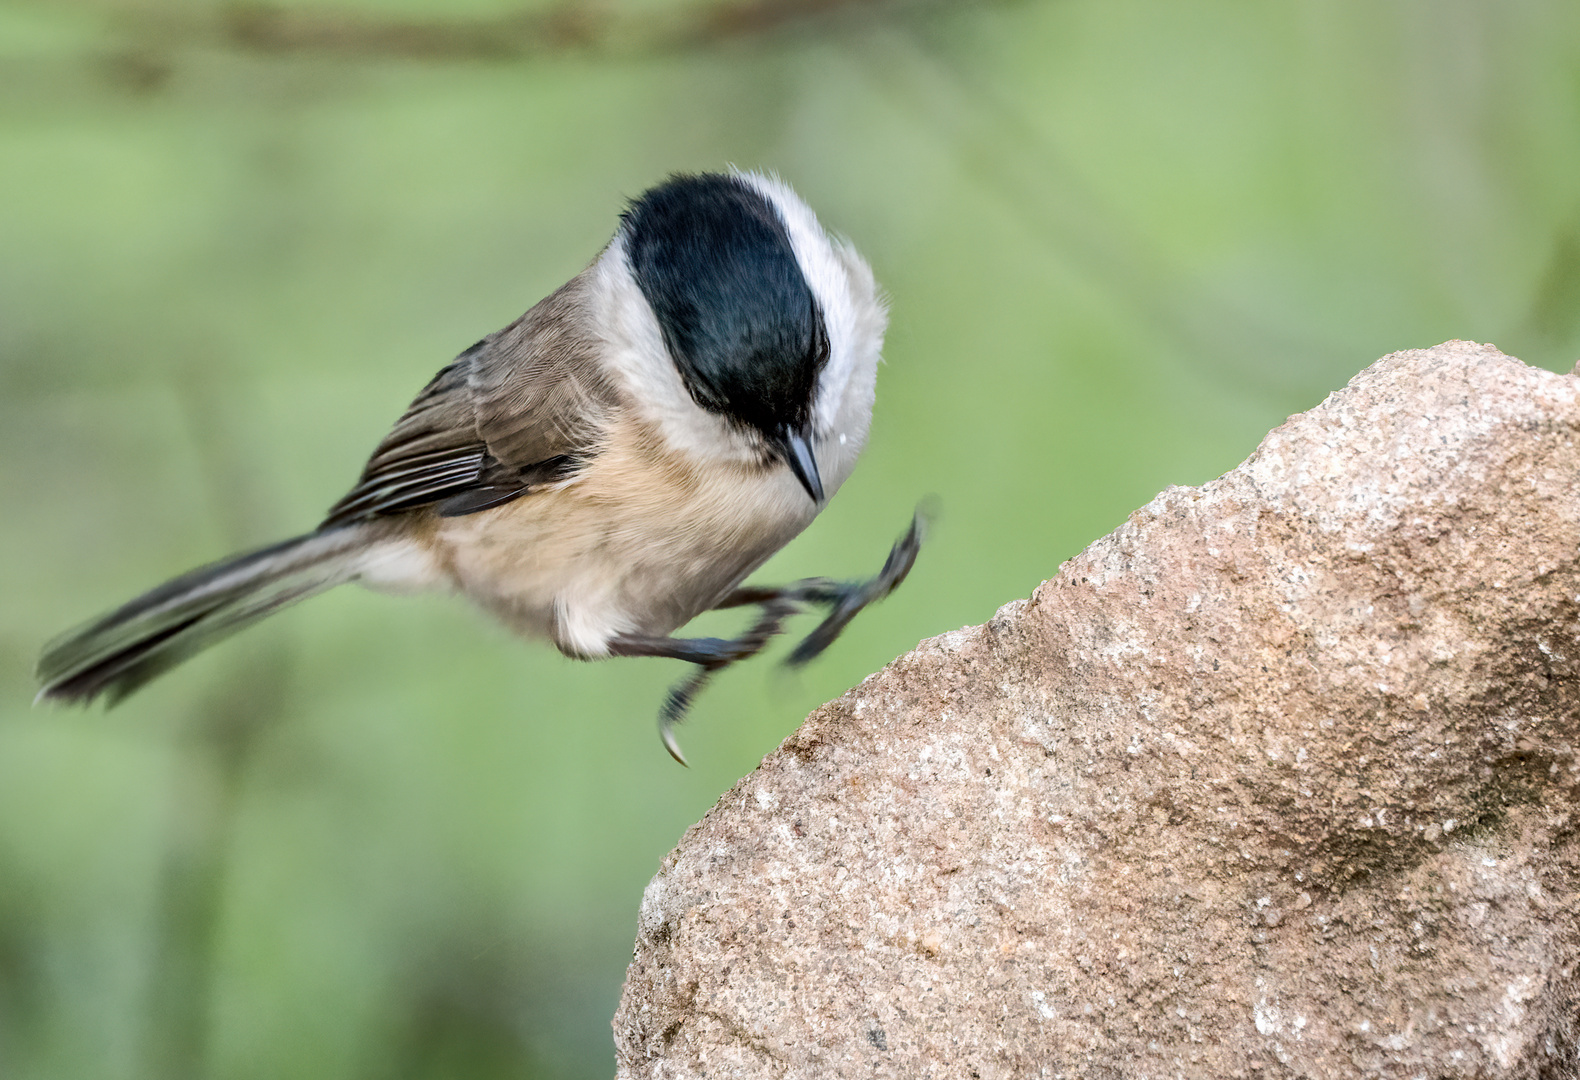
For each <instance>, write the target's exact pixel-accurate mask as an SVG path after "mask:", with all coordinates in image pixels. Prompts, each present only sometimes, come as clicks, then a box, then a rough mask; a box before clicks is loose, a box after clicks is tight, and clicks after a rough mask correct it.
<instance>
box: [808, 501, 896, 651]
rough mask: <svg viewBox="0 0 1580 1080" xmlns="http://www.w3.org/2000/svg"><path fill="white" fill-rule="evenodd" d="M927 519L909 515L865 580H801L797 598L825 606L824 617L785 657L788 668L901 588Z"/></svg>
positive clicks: (818, 649)
mask: <svg viewBox="0 0 1580 1080" xmlns="http://www.w3.org/2000/svg"><path fill="white" fill-rule="evenodd" d="M925 527H926V519H925V518H924V517H923V516H922V514H921V513H920V512H918V513H916V514H913V515H912V516H911V527H910V528H908V529H906V530H905V535H904V536H901V537H900V538H899V539H898V540H896V541H895V542H894V546H893V547H892V548H890V549H889V557H888V558H887V559H885V560H884V561H883V569H881V570H879V571H878V575H877V576H876V577H873V578H869V579H867V580H866V581H821V582H817V583H815V584H814V583H812V582H806V583H803V585H804V586H805V588H804V589H803V592H802V595H801V597H800V599H802V600H803V601H804V602H807V603H814V604H820V605H824V606H826V607H828V609H829V613H828V616H827V617H826V618H824V620H823V621H822V622H820V623H818V624H817V626H816V627H815V628H813V630H812V632H811V633H810V634H808V635H807V636H806V637H805V638H804V639H802V641H801V644H799V645H797V646H796V647H795V650H794V651H793V652H791V654H790V655H789V656H788V657H786V658H785V663H786V664H788V665H789V666H790V667H801V666H802V665H803V664H807V663H809V662H811V661H812V660H815V659H816V658H817V657H818V655H819V654H820V653H822V651H823V650H824V649H826V648H828V647H829V646H830V645H832V644H833V643H834V639H835V638H837V637H839V635H840V633H841V631H843V630H844V629H845V627H846V626H848V625H849V624H850V620H852V619H854V618H855V617H856V616H857V615H859V614H861V612H862V609H864V608H865V607H867V605H869V604H875V603H877V602H878V601H879V600H882V599H883V598H884V597H886V596H888V595H889V594H890V593H892V592H893V591H894V590H895V589H898V588H899V587H900V582H902V581H904V580H905V575H907V574H909V573H910V572H911V567H913V566H915V565H916V556H917V554H918V553H919V552H920V551H921V550H922V535H923V533H924V531H925Z"/></svg>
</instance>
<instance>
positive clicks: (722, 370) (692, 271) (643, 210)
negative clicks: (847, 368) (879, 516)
mask: <svg viewBox="0 0 1580 1080" xmlns="http://www.w3.org/2000/svg"><path fill="white" fill-rule="evenodd" d="M622 221H623V222H624V230H625V235H626V257H627V259H628V260H629V262H630V267H631V273H632V276H633V277H634V278H635V279H636V283H637V286H638V287H639V288H640V289H641V290H642V295H643V296H644V297H645V298H646V299H647V302H648V304H649V306H651V307H652V309H653V314H654V315H655V316H657V318H658V325H659V328H660V330H661V331H662V332H663V336H664V344H665V346H666V347H667V348H668V350H669V355H670V357H671V358H672V359H673V360H674V363H675V367H676V369H677V370H678V371H679V373H680V377H681V379H682V381H683V382H684V383H685V385H686V390H687V392H688V393H690V395H691V397H692V399H693V400H694V401H696V403H697V404H698V405H700V406H701V407H702V408H704V409H707V410H708V411H709V412H712V413H715V414H717V415H719V416H722V417H724V418H726V419H727V420H729V421H730V422H732V423H734V424H736V425H738V426H740V427H742V428H748V429H751V430H753V431H756V432H758V433H760V434H761V435H762V437H763V439H764V440H765V441H766V442H767V443H768V445H769V446H771V447H773V449H774V450H775V451H776V452H777V453H778V454H779V456H780V457H781V458H783V459H784V461H785V464H786V465H788V466H789V467H790V470H791V471H792V472H793V473H795V475H796V478H797V479H798V480H800V481H801V484H802V486H803V487H805V488H806V490H807V494H809V495H811V496H812V499H813V500H814V501H815V502H818V503H822V501H823V487H822V482H821V480H820V479H819V477H818V471H817V463H816V461H815V460H814V459H813V456H812V447H811V438H812V408H813V398H814V396H815V394H816V391H817V380H818V375H819V373H820V372H821V371H822V370H823V367H824V365H825V364H826V363H827V362H828V355H829V340H828V328H827V326H826V325H825V323H824V319H823V312H822V309H821V308H820V307H819V305H818V302H817V298H816V297H815V296H814V295H813V293H812V289H811V286H809V285H808V284H807V280H806V275H805V274H804V273H803V272H802V269H801V264H800V262H799V261H798V260H797V258H796V253H795V248H794V247H793V245H792V244H791V241H790V234H789V232H788V230H787V229H786V228H785V224H784V222H783V220H781V218H780V215H779V212H778V210H777V209H776V208H775V207H774V205H773V203H772V202H771V201H769V199H768V198H767V197H766V196H764V195H763V194H762V193H761V192H759V191H758V190H757V189H756V188H755V187H753V186H752V185H751V184H749V183H747V182H746V181H744V180H742V179H740V178H739V177H735V176H722V175H718V174H703V175H700V176H675V177H671V178H670V179H669V180H667V181H666V182H664V183H663V184H660V185H659V186H658V187H655V188H653V189H651V190H650V191H648V192H646V193H645V194H643V195H642V196H641V197H640V198H638V199H636V200H634V201H633V202H632V203H631V206H630V208H629V209H628V210H627V211H626V212H625V214H624V215H623V216H622Z"/></svg>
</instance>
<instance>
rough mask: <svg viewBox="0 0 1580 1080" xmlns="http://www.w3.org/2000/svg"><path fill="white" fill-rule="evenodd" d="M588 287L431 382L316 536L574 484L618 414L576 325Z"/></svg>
mask: <svg viewBox="0 0 1580 1080" xmlns="http://www.w3.org/2000/svg"><path fill="white" fill-rule="evenodd" d="M579 284H580V281H579V279H578V280H576V281H572V282H571V284H569V285H567V286H565V287H564V288H562V289H561V290H559V291H558V292H556V293H555V294H553V295H552V296H550V297H548V298H547V299H546V300H544V301H543V302H542V303H540V304H539V305H538V306H537V307H535V308H533V309H532V310H531V311H529V312H527V313H526V314H525V315H523V316H522V317H521V318H520V319H518V320H517V321H516V322H514V323H512V324H511V325H510V326H508V327H506V328H505V329H503V330H501V331H499V333H497V334H491V335H489V336H488V337H486V338H484V339H483V340H482V341H479V342H478V343H477V344H476V345H473V346H472V347H471V348H470V349H467V350H466V351H465V352H463V353H462V354H461V355H460V356H458V357H456V358H455V360H453V361H452V362H451V363H450V364H449V365H448V366H446V367H445V368H444V369H443V370H442V371H440V372H439V374H438V375H436V376H434V379H433V381H432V382H430V383H429V384H428V385H427V387H425V388H424V389H423V392H422V393H421V394H419V395H418V396H417V400H415V401H413V402H412V404H411V406H410V408H408V409H407V410H406V412H405V414H404V415H403V416H402V417H401V418H400V420H398V421H397V422H396V424H395V427H394V429H393V430H391V431H390V433H389V435H387V436H386V437H385V438H384V441H383V442H381V443H380V444H379V446H378V449H377V450H375V451H374V452H373V456H372V457H371V458H370V459H369V460H368V463H367V466H366V467H365V468H364V469H363V470H362V476H361V478H360V479H359V480H358V481H357V484H356V486H355V487H353V488H352V489H351V490H350V491H349V492H348V493H347V494H346V496H345V497H344V498H343V499H341V500H340V501H339V502H337V503H336V504H335V505H334V506H333V507H332V508H331V509H330V511H329V514H328V516H327V517H325V519H324V521H323V524H322V525H320V526H319V527H320V528H332V527H334V526H337V525H347V524H351V523H353V522H357V521H366V520H368V519H370V518H376V517H384V516H388V515H390V514H398V513H402V512H404V511H408V510H413V509H416V508H418V507H423V506H432V507H434V509H435V510H436V511H437V512H438V513H439V514H441V515H442V516H446V517H454V516H458V515H461V514H471V513H476V512H477V511H479V510H486V509H488V508H489V507H491V506H499V505H501V504H502V503H507V502H509V501H510V500H512V499H515V498H519V497H520V496H522V495H525V494H527V493H528V492H530V491H531V490H532V489H533V488H536V487H541V486H543V485H545V484H549V483H554V482H557V481H560V480H565V479H568V478H570V477H572V476H574V475H575V474H576V472H577V471H578V470H579V469H581V467H582V466H583V465H584V464H585V463H586V461H587V460H588V458H590V457H591V455H593V454H594V453H596V452H597V448H598V442H599V435H600V433H601V432H602V430H603V429H604V428H605V426H606V422H607V418H608V416H609V414H610V413H611V412H612V410H613V409H614V408H615V407H616V400H615V394H614V390H613V388H612V386H611V385H610V384H609V382H608V380H607V378H606V377H605V376H604V375H603V372H602V369H601V367H600V366H599V365H598V363H597V362H596V353H595V344H594V341H593V339H592V338H591V337H590V336H589V335H586V334H584V333H582V332H581V331H580V330H579V328H578V326H577V324H576V320H575V316H576V315H578V314H579V312H580V310H581V309H580V307H579V305H578V304H577V303H576V300H577V298H578V296H577V294H578V286H579Z"/></svg>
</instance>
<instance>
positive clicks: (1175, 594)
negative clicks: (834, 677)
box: [615, 341, 1580, 1080]
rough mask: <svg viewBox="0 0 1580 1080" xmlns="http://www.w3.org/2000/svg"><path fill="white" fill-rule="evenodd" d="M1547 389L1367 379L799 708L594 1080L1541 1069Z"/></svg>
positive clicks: (1551, 1048)
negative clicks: (1214, 475) (971, 617)
mask: <svg viewBox="0 0 1580 1080" xmlns="http://www.w3.org/2000/svg"><path fill="white" fill-rule="evenodd" d="M1577 427H1580V381H1577V380H1576V379H1575V378H1573V377H1570V376H1564V375H1555V374H1551V373H1549V372H1545V371H1540V370H1536V369H1533V368H1529V367H1526V366H1525V365H1523V364H1521V363H1520V362H1519V361H1518V360H1514V359H1511V358H1509V357H1507V356H1504V355H1502V354H1501V353H1499V352H1498V351H1497V350H1495V349H1493V348H1491V347H1490V346H1483V345H1475V344H1471V343H1467V342H1459V341H1455V342H1449V343H1447V344H1445V345H1441V346H1438V347H1437V348H1435V349H1428V350H1423V351H1412V352H1403V353H1395V354H1394V355H1392V356H1389V357H1386V358H1384V359H1383V360H1381V361H1379V362H1378V363H1377V364H1375V365H1373V366H1372V367H1371V368H1369V369H1368V370H1367V371H1365V372H1363V373H1362V374H1360V375H1359V376H1357V377H1356V378H1355V379H1354V380H1353V381H1352V382H1351V383H1350V385H1349V386H1348V387H1346V388H1345V389H1343V390H1341V391H1339V392H1337V393H1335V394H1333V395H1331V396H1330V397H1329V398H1328V399H1327V400H1326V401H1325V402H1323V403H1322V404H1321V405H1320V406H1318V407H1317V408H1315V409H1313V410H1311V411H1310V412H1308V413H1304V414H1302V415H1300V416H1296V417H1294V418H1292V419H1291V420H1289V421H1288V422H1287V423H1285V424H1284V425H1283V426H1282V427H1279V428H1278V429H1277V430H1275V431H1273V432H1272V433H1271V434H1269V435H1268V436H1267V438H1266V439H1265V440H1263V442H1262V445H1261V447H1260V448H1259V449H1258V450H1257V452H1256V453H1255V454H1254V455H1252V457H1251V458H1250V460H1248V461H1246V462H1245V463H1244V464H1243V465H1241V466H1240V467H1239V468H1237V469H1235V470H1234V471H1232V472H1230V473H1228V474H1227V475H1225V476H1223V477H1221V478H1219V479H1217V480H1214V481H1213V482H1211V483H1209V484H1206V485H1204V486H1202V487H1200V488H1170V489H1169V490H1167V491H1165V492H1163V493H1162V494H1161V495H1159V496H1158V497H1157V498H1156V499H1154V500H1153V501H1152V502H1151V503H1150V504H1148V505H1147V506H1145V507H1143V508H1141V509H1140V510H1138V511H1137V512H1136V513H1134V514H1133V515H1131V518H1130V520H1129V521H1127V522H1126V523H1125V524H1124V525H1123V526H1121V527H1120V528H1119V529H1118V530H1116V531H1115V532H1114V533H1112V534H1111V535H1109V536H1107V537H1105V538H1103V539H1102V540H1099V541H1098V542H1097V543H1095V544H1093V545H1092V546H1091V547H1090V548H1088V549H1087V550H1086V551H1085V552H1083V553H1082V554H1081V555H1079V556H1078V557H1076V558H1074V559H1072V560H1070V561H1069V562H1068V563H1066V564H1065V565H1064V566H1063V567H1062V568H1060V571H1059V574H1058V576H1057V577H1055V578H1054V579H1052V580H1051V581H1048V582H1045V583H1044V584H1043V585H1042V586H1041V587H1039V588H1038V589H1037V591H1036V592H1035V594H1033V596H1032V597H1031V599H1030V600H1026V601H1016V602H1015V603H1012V604H1009V605H1008V606H1006V607H1004V608H1003V609H1002V610H1001V611H1000V612H999V613H998V614H997V615H996V616H995V617H994V618H993V619H992V620H991V621H990V622H988V623H987V624H986V625H984V626H979V627H972V628H968V629H964V630H959V631H956V632H954V633H949V634H944V635H942V636H941V637H937V638H934V639H932V640H931V641H926V642H923V643H922V644H921V645H920V646H918V647H917V649H916V650H915V651H913V652H912V653H910V654H908V655H906V656H903V657H901V658H900V659H898V660H896V661H895V662H894V663H892V664H890V665H889V666H888V667H887V668H885V669H884V670H883V671H881V672H879V673H878V674H876V675H874V676H872V677H870V678H868V679H867V680H866V681H865V682H863V683H862V684H861V685H860V686H859V687H857V688H856V689H854V690H852V691H851V692H850V693H848V694H846V695H845V696H844V697H843V698H841V699H839V700H838V701H835V702H832V703H831V704H829V705H826V706H824V707H823V708H821V709H819V710H818V711H817V712H815V713H813V715H812V716H811V717H810V718H809V719H808V720H807V722H806V723H805V724H804V725H803V726H802V727H801V729H800V730H799V731H797V732H796V733H795V734H794V735H793V736H792V737H790V738H789V739H787V740H786V741H785V743H784V745H783V746H781V747H780V748H779V749H778V750H777V751H776V752H774V753H773V754H771V755H770V756H769V757H768V758H766V759H765V760H764V761H763V763H762V766H761V767H760V768H759V769H757V771H756V772H754V773H752V774H751V775H750V776H748V777H746V778H745V779H744V780H742V781H741V782H740V783H739V784H738V785H736V787H735V788H734V790H732V791H731V792H729V794H727V795H726V796H725V797H724V798H723V799H721V800H720V802H719V804H718V805H717V806H716V807H715V808H714V809H713V810H712V811H711V812H709V814H708V815H707V816H706V817H705V818H704V819H703V820H702V821H701V822H700V823H698V824H697V825H696V826H694V827H693V828H692V829H691V830H690V831H689V832H687V834H686V836H685V837H684V839H683V840H682V841H681V844H680V846H679V847H678V848H677V849H676V850H675V851H674V852H673V853H671V854H670V855H669V856H668V857H667V858H666V859H665V861H664V864H663V867H662V869H661V870H660V872H659V874H658V876H657V877H656V878H654V879H653V882H652V884H651V885H650V886H649V887H648V890H647V894H646V896H645V897H644V899H643V903H642V910H641V917H640V929H639V937H638V940H637V945H636V952H635V958H634V959H633V961H632V963H631V966H630V970H629V973H628V976H627V979H626V985H625V992H624V996H623V999H622V1001H621V1005H620V1009H619V1012H618V1014H617V1015H616V1017H615V1033H616V1042H617V1047H618V1063H619V1075H620V1076H621V1077H631V1078H635V1077H654V1078H657V1077H700V1076H708V1077H737V1076H739V1077H748V1076H749V1077H787V1078H800V1077H820V1078H821V1077H838V1076H850V1077H865V1076H894V1077H907V1078H913V1077H915V1078H919V1077H938V1078H945V1077H948V1078H967V1077H974V1078H979V1080H994V1078H1000V1077H1027V1076H1045V1077H1059V1076H1102V1077H1176V1076H1183V1077H1251V1076H1256V1077H1282V1076H1302V1077H1324V1078H1325V1077H1352V1076H1358V1075H1378V1076H1390V1077H1416V1076H1425V1077H1433V1078H1440V1077H1472V1076H1474V1077H1555V1078H1556V1077H1573V1076H1580V1050H1577V1046H1576V1039H1577V1029H1580V1022H1577V1017H1580V1008H1577V1006H1580V990H1577V982H1576V976H1575V971H1576V965H1577V961H1580V955H1577V951H1580V950H1577V946H1580V935H1577V932H1576V916H1577V911H1580V849H1577V842H1576V829H1575V817H1576V797H1577V794H1580V762H1577V760H1576V756H1575V747H1576V743H1577V737H1580V710H1577V707H1576V706H1577V701H1580V693H1577V689H1580V684H1577V681H1576V678H1575V675H1576V671H1577V664H1580V488H1577V480H1580V441H1577Z"/></svg>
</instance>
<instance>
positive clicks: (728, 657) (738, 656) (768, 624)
mask: <svg viewBox="0 0 1580 1080" xmlns="http://www.w3.org/2000/svg"><path fill="white" fill-rule="evenodd" d="M742 603H752V604H757V605H758V606H760V607H761V608H762V614H761V615H759V616H758V619H757V621H756V622H755V623H753V624H752V625H751V627H750V628H749V629H748V630H747V631H746V632H745V633H744V634H742V635H740V636H739V637H735V638H672V637H647V636H644V635H641V634H621V635H619V636H618V637H616V638H615V639H614V640H613V641H611V642H610V643H609V654H610V655H611V656H660V657H664V658H666V659H669V660H684V661H686V662H687V663H688V664H695V665H697V670H696V671H694V672H692V674H691V675H690V676H688V677H687V678H685V679H683V680H681V681H680V682H678V683H676V684H675V685H674V686H673V687H671V688H670V691H669V693H668V694H666V695H665V697H664V706H663V708H661V709H660V710H659V712H658V734H659V738H660V739H662V740H663V742H664V749H665V750H668V751H669V756H670V757H672V758H674V759H675V760H676V761H678V762H680V763H681V764H682V765H684V764H686V759H685V756H684V755H682V754H681V752H680V745H679V744H678V743H677V742H676V741H675V726H676V725H677V724H679V723H680V722H681V721H682V720H684V719H685V718H686V710H688V709H689V708H691V702H692V700H693V699H694V698H696V696H697V694H698V692H699V691H701V689H702V688H703V687H704V686H706V685H707V684H708V680H710V679H712V678H713V676H714V675H715V674H716V673H717V672H720V671H722V670H724V669H725V668H727V667H729V666H730V665H731V664H733V663H735V662H736V661H737V660H745V659H747V658H748V657H752V656H756V655H757V654H758V653H760V652H762V651H763V648H764V647H765V646H766V645H767V644H768V642H770V641H771V640H773V638H774V636H775V635H777V634H778V633H779V632H780V631H781V630H783V629H784V621H785V620H786V619H788V618H789V617H790V616H791V615H794V614H795V613H796V612H797V610H799V609H798V608H797V607H796V605H795V603H794V602H793V601H792V600H789V599H787V598H783V597H779V596H765V597H764V598H762V599H760V600H748V601H742ZM732 606H739V605H732Z"/></svg>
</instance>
